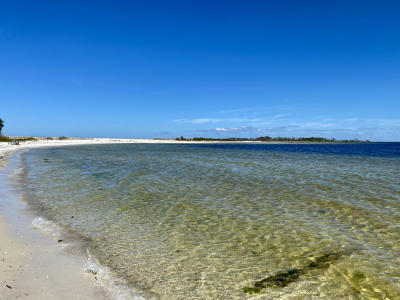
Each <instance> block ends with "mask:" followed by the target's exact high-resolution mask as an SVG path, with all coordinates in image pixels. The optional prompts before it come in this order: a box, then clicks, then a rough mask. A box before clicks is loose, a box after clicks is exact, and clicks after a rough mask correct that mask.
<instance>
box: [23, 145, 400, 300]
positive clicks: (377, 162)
mask: <svg viewBox="0 0 400 300" xmlns="http://www.w3.org/2000/svg"><path fill="white" fill-rule="evenodd" d="M269 146H271V147H269ZM290 146H293V147H292V148H290ZM327 146H330V147H331V148H329V147H328V148H326V147H327ZM346 146H349V147H348V148H346ZM288 147H289V148H288ZM299 147H300V148H299ZM307 147H308V148H307ZM343 147H344V148H343ZM360 147H361V148H360ZM363 147H364V148H363ZM368 147H369V148H368ZM371 147H372V148H371ZM374 147H375V148H374ZM376 147H377V149H376ZM379 147H381V148H379ZM299 149H300V150H299ZM371 149H372V150H371ZM388 149H389V150H388ZM399 149H400V148H399V146H398V144H392V145H389V148H388V146H387V144H386V145H383V146H382V144H381V145H380V146H379V144H378V146H371V145H368V144H366V145H365V146H363V145H325V146H318V145H314V146H312V145H303V146H302V145H284V146H279V145H267V146H264V145H254V146H252V145H161V144H147V145H146V144H131V145H91V146H74V147H72V146H71V147H55V148H47V149H36V150H35V149H34V150H31V151H28V152H26V153H25V154H24V155H23V164H24V168H25V173H24V175H23V177H22V178H21V180H22V184H23V185H24V187H25V194H24V197H25V199H26V200H27V201H28V202H29V203H30V204H31V206H32V207H33V208H34V209H35V210H36V211H37V212H38V213H39V214H40V215H42V216H44V217H45V218H48V219H50V220H52V221H54V222H55V223H57V224H59V225H61V226H62V227H64V228H66V229H68V230H69V231H71V232H74V233H76V235H77V236H79V237H80V239H81V241H82V245H84V247H87V248H88V249H89V251H90V252H91V253H92V254H93V255H94V256H95V257H96V258H97V259H98V261H99V262H100V263H101V264H102V265H104V266H107V267H109V268H111V269H112V270H113V272H114V273H115V274H116V275H117V276H119V277H121V278H124V279H125V280H126V281H127V284H128V286H130V287H136V288H140V289H142V290H143V291H144V294H145V295H146V296H147V297H150V296H151V295H153V296H154V295H156V296H157V297H160V298H161V299H251V298H254V299H278V298H282V299H307V298H312V297H315V298H318V299H372V298H374V299H400V243H399V240H400V156H399V155H397V154H396V153H398V152H397V151H398V150H399ZM399 152H400V151H399ZM324 257H325V258H326V257H329V258H332V257H334V258H335V259H332V260H330V261H329V262H324V263H323V264H321V265H319V262H321V261H322V260H324ZM315 265H317V266H316V267H310V266H315ZM290 270H300V271H296V272H297V273H296V272H295V273H293V272H292V273H290V274H297V275H296V276H292V277H290V276H289V277H290V278H291V279H290V280H287V279H288V276H287V274H288V272H289V271H290ZM282 274H283V275H282ZM285 274H286V275H285ZM274 275H277V276H276V277H279V278H280V279H279V280H280V282H281V283H280V284H277V282H279V280H277V281H274V280H273V277H272V276H274ZM281 275H282V276H281ZM285 276H286V277H285ZM268 278H269V279H268ZM263 279H264V281H263ZM275 279H276V278H275ZM260 282H270V283H271V284H267V285H266V286H265V284H264V286H263V285H262V284H260ZM254 287H258V288H257V289H254ZM251 291H253V292H256V293H254V294H250V293H249V292H251Z"/></svg>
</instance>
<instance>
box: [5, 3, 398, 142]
mask: <svg viewBox="0 0 400 300" xmlns="http://www.w3.org/2000/svg"><path fill="white" fill-rule="evenodd" d="M399 33H400V2H399V1H385V0H382V1H368V0H363V1H351V0H347V1H340V0H338V1H300V0H296V1H287V0H280V1H266V0H265V1H261V0H260V1H254V0H247V1H246V0H243V1H235V0H230V1H218V0H213V1H208V0H201V1H200V0H199V1H190V0H186V1H172V0H162V1H155V0H144V1H133V0H132V1H128V0H126V1H101V0H97V1H82V0H81V1H74V0H69V1H61V0H60V1H53V0H52V1H41V0H36V1H19V0H9V1H3V0H0V118H2V119H3V120H4V122H5V127H4V130H3V131H4V133H5V134H8V135H14V136H15V135H24V136H25V135H28V136H31V135H32V136H71V137H79V136H80V137H120V138H174V137H178V136H182V135H183V136H185V137H193V136H206V137H257V136H266V135H268V136H272V137H277V136H285V137H310V136H322V137H326V138H337V139H353V138H358V139H368V140H373V141H400V97H399V96H400V34H399Z"/></svg>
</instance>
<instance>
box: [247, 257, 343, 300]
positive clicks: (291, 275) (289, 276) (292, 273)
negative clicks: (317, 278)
mask: <svg viewBox="0 0 400 300" xmlns="http://www.w3.org/2000/svg"><path fill="white" fill-rule="evenodd" d="M342 255H343V253H339V252H335V253H329V254H325V255H323V256H320V257H317V258H316V259H315V260H314V261H313V262H311V263H310V264H308V266H306V267H304V268H302V269H291V270H288V271H286V272H281V273H278V274H276V275H272V276H268V277H267V278H264V279H262V280H260V281H257V282H256V283H255V284H254V287H245V288H243V291H244V292H245V293H249V294H254V293H260V292H261V291H262V289H265V288H268V287H275V288H281V287H285V286H287V285H289V284H290V283H292V282H294V281H297V280H298V279H299V278H300V276H302V275H304V274H305V273H307V272H308V271H310V270H313V269H321V270H323V269H327V268H329V266H330V265H331V264H332V263H334V262H335V261H337V260H338V259H339V258H340V257H341V256H342Z"/></svg>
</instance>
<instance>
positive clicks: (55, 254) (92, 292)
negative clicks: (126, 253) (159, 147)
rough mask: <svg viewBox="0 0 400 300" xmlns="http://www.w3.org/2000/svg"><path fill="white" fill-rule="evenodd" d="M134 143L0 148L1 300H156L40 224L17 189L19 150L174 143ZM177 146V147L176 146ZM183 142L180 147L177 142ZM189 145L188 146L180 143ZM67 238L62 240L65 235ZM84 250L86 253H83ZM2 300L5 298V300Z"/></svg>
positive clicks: (76, 142) (49, 224) (44, 142)
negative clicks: (19, 299) (126, 282)
mask: <svg viewBox="0 0 400 300" xmlns="http://www.w3.org/2000/svg"><path fill="white" fill-rule="evenodd" d="M172 142H174V141H157V140H156V141H154V140H137V139H129V140H127V139H68V140H44V139H42V140H37V141H26V142H21V143H20V145H9V144H8V143H0V265H2V268H0V300H2V299H18V298H21V297H24V298H27V299H38V300H39V299H55V300H57V299H60V300H61V299H96V300H108V299H121V300H124V299H134V300H145V299H150V300H151V299H158V297H156V296H155V295H146V298H145V296H144V294H147V293H146V292H143V291H141V290H137V289H136V288H133V287H128V286H127V285H125V282H124V280H123V279H121V278H118V277H116V276H114V274H113V272H112V271H111V270H109V269H108V268H107V267H104V266H102V265H99V264H98V263H97V262H96V259H95V258H93V257H92V255H91V254H90V253H89V252H87V253H85V254H83V253H82V249H81V246H80V245H79V243H78V241H74V240H71V241H69V240H68V238H69V233H68V232H64V231H65V230H64V228H62V227H59V226H58V225H57V224H55V223H53V222H52V221H49V220H47V219H43V218H42V217H41V216H40V215H39V214H37V212H35V210H34V209H33V208H31V207H29V204H28V203H25V201H23V200H22V199H21V196H20V190H19V189H20V188H21V187H20V186H19V185H18V184H17V176H18V175H17V174H16V173H18V172H19V166H18V164H19V162H20V159H21V158H20V155H21V153H20V152H21V150H22V151H23V150H29V149H34V148H44V147H64V146H76V145H91V144H93V145H95V144H97V145H98V144H126V143H172ZM178 143H179V142H178ZM181 143H182V142H181ZM183 143H187V142H183ZM65 234H66V235H67V236H64V235H65ZM65 237H67V241H64V239H65ZM78 249H80V250H78ZM86 251H88V250H86ZM3 295H5V296H6V297H5V298H3Z"/></svg>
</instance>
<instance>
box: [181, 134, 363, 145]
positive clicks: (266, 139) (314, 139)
mask: <svg viewBox="0 0 400 300" xmlns="http://www.w3.org/2000/svg"><path fill="white" fill-rule="evenodd" d="M175 140H177V141H210V142H213V141H220V142H246V141H255V142H256V141H259V142H331V143H335V142H336V143H337V142H342V143H343V142H344V143H359V142H364V143H365V142H369V141H368V140H366V141H362V140H358V139H353V140H337V139H334V138H331V139H327V138H323V137H300V138H295V137H270V136H260V137H256V138H236V137H230V138H209V137H193V138H185V137H183V136H181V137H178V138H176V139H175Z"/></svg>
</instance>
